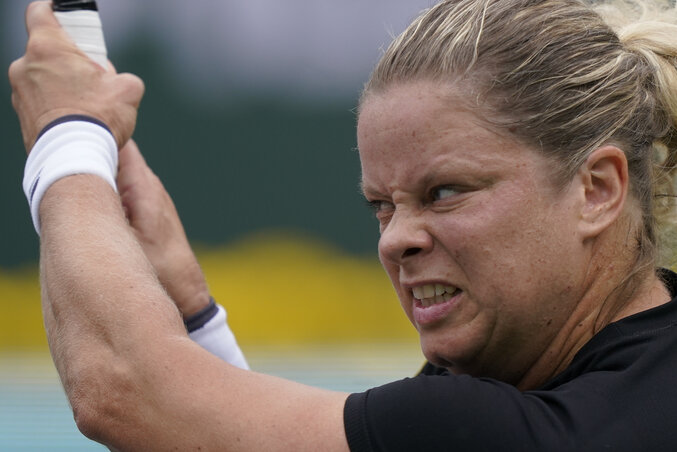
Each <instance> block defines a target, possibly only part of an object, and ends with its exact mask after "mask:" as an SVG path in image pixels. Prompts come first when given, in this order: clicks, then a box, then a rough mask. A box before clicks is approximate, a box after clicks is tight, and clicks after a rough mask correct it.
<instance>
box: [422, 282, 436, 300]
mask: <svg viewBox="0 0 677 452" xmlns="http://www.w3.org/2000/svg"><path fill="white" fill-rule="evenodd" d="M434 296H435V286H433V285H432V284H426V285H425V286H423V298H431V297H434Z"/></svg>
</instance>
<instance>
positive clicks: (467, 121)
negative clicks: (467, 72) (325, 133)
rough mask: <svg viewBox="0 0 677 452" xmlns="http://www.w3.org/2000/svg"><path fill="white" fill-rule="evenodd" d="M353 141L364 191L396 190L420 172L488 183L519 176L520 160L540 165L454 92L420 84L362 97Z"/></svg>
mask: <svg viewBox="0 0 677 452" xmlns="http://www.w3.org/2000/svg"><path fill="white" fill-rule="evenodd" d="M357 140H358V148H359V151H360V161H361V163H362V179H363V180H362V184H363V186H364V187H365V188H370V187H371V186H372V185H385V184H396V183H397V182H398V181H403V180H406V179H407V178H410V177H414V176H415V175H417V174H419V173H420V171H423V170H425V171H426V173H427V174H432V173H435V172H440V171H447V172H448V171H454V172H477V173H478V175H479V173H480V172H481V173H482V177H492V175H493V174H494V173H498V172H500V173H505V172H509V171H511V170H515V171H519V170H520V168H521V167H523V166H524V165H525V160H532V159H537V160H538V159H541V160H544V157H541V155H540V154H538V155H537V153H536V151H535V150H533V149H531V148H529V147H527V146H526V145H525V144H523V143H522V142H520V141H518V140H517V138H514V137H512V136H509V135H508V134H507V133H502V132H499V131H497V130H496V129H494V128H493V127H491V126H490V124H489V123H488V122H487V121H485V120H484V119H483V118H482V113H481V110H480V109H479V108H476V107H475V108H473V107H472V106H471V102H469V101H468V99H466V98H464V96H463V94H462V93H461V92H460V89H459V88H457V87H455V86H450V85H442V84H439V83H433V82H425V81H423V82H415V83H407V84H401V85H396V86H393V87H391V88H388V89H387V90H386V91H384V92H382V93H377V94H370V95H369V96H367V98H366V99H365V100H364V102H363V104H362V108H361V110H360V117H359V121H358V128H357ZM531 163H534V162H531ZM543 163H544V162H543ZM433 175H434V174H433ZM431 177H432V176H431ZM376 188H377V187H374V189H376ZM378 189H379V190H390V187H385V186H383V187H378Z"/></svg>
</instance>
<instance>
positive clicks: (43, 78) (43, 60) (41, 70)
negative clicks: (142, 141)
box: [9, 1, 144, 152]
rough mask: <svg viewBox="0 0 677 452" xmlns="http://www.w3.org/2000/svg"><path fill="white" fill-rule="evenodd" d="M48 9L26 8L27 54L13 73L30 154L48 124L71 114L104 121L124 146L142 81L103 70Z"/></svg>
mask: <svg viewBox="0 0 677 452" xmlns="http://www.w3.org/2000/svg"><path fill="white" fill-rule="evenodd" d="M50 5H51V3H50V2H44V1H43V2H34V3H31V4H30V5H29V6H28V9H27V10H26V29H27V30H28V44H27V45H26V54H25V55H24V56H23V57H21V58H19V59H18V60H16V61H14V62H13V63H12V65H11V66H10V68H9V80H10V84H11V85H12V104H13V105H14V109H15V110H16V112H17V115H18V116H19V122H20V123H21V132H22V134H23V140H24V145H25V146H26V151H27V152H30V150H31V148H32V147H33V144H34V143H35V140H36V139H37V135H38V133H40V131H41V130H42V129H43V128H44V127H45V126H46V125H47V124H49V123H50V122H51V121H53V120H54V119H57V118H59V117H61V116H65V115H70V114H82V115H88V116H93V117H95V118H97V119H99V120H101V121H103V122H104V123H105V124H106V125H107V126H108V127H109V128H110V130H111V132H113V136H114V137H115V140H116V141H117V144H118V147H121V146H122V145H124V144H125V143H126V142H127V141H128V140H129V138H130V137H131V135H132V132H133V131H134V127H135V125H136V115H137V109H138V106H139V103H140V102H141V97H142V96H143V91H144V86H143V82H142V81H141V79H139V78H138V77H136V76H134V75H131V74H116V73H115V70H114V69H113V68H112V66H110V68H109V70H108V71H105V70H103V69H102V68H101V67H100V66H99V65H98V64H97V63H95V62H94V61H92V60H91V59H89V58H88V57H87V56H86V55H85V54H84V53H82V52H81V51H80V50H79V49H78V48H77V47H76V46H75V44H74V43H73V42H72V41H71V40H70V38H69V37H68V35H67V34H66V33H65V32H64V31H63V29H62V28H61V26H60V25H59V23H58V21H57V20H56V18H55V17H54V14H53V13H52V9H51V6H50Z"/></svg>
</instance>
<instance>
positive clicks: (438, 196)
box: [430, 185, 460, 201]
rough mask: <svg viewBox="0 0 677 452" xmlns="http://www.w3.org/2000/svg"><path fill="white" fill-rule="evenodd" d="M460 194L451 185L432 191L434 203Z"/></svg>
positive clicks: (431, 195)
mask: <svg viewBox="0 0 677 452" xmlns="http://www.w3.org/2000/svg"><path fill="white" fill-rule="evenodd" d="M459 193H460V191H459V190H458V189H457V188H455V187H453V186H451V185H441V186H439V187H435V188H433V189H432V190H431V191H430V197H431V198H432V199H433V201H441V200H443V199H445V198H449V197H451V196H454V195H457V194H459Z"/></svg>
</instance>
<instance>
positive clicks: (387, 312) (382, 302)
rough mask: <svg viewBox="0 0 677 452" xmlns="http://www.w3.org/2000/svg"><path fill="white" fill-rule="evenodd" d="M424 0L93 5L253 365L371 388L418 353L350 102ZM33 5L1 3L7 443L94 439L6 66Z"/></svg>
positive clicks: (3, 426)
mask: <svg viewBox="0 0 677 452" xmlns="http://www.w3.org/2000/svg"><path fill="white" fill-rule="evenodd" d="M431 1H432V0H340V1H338V0H285V1H279V0H246V1H236V0H191V1H190V2H185V1H184V2H182V1H178V0H146V1H143V2H139V1H134V0H99V2H98V3H99V9H100V12H101V17H102V22H103V26H104V33H105V36H106V42H107V45H108V50H109V57H110V59H111V60H112V61H113V63H114V64H115V65H116V67H117V69H118V70H119V71H129V72H133V73H135V74H137V75H139V76H140V77H142V78H143V79H144V81H145V83H146V95H145V97H144V100H143V104H142V106H141V110H140V115H139V121H138V126H137V129H136V133H135V139H136V140H137V142H138V143H139V146H140V147H141V150H142V152H143V153H144V155H145V157H146V159H147V160H148V162H149V164H150V166H151V167H152V168H153V169H154V170H155V172H156V173H157V174H158V175H159V176H160V178H161V179H162V180H163V181H164V183H165V185H166V187H167V189H168V191H169V192H170V194H171V195H172V196H173V198H174V201H175V203H176V205H177V208H178V210H179V213H180V215H181V217H182V219H183V222H184V225H185V227H186V231H187V233H188V236H189V239H190V240H191V242H192V243H193V245H194V247H195V249H196V250H197V254H198V256H199V259H200V262H201V264H202V266H203V268H204V271H205V273H206V275H207V279H208V283H209V285H210V289H211V291H212V293H213V295H214V296H215V298H216V299H217V300H219V301H220V302H222V303H223V304H224V305H225V306H226V307H227V309H228V313H229V323H230V324H231V327H232V328H233V330H234V331H235V333H236V335H237V336H238V338H239V341H240V343H241V345H242V348H243V349H244V351H245V353H246V354H247V355H248V357H249V359H250V361H251V364H252V366H253V367H254V368H256V369H257V370H262V371H264V372H270V373H275V374H278V375H282V376H284V377H288V378H292V379H295V380H298V381H303V382H306V383H310V384H316V385H320V386H324V387H329V388H332V389H339V390H346V391H361V390H364V389H366V388H368V387H370V386H373V385H376V384H381V383H385V382H386V381H389V380H392V379H394V378H401V377H406V376H409V375H412V374H414V373H415V372H416V371H417V370H418V368H419V366H420V365H421V363H422V360H423V358H422V356H421V354H420V351H419V349H418V344H417V340H416V334H415V331H414V330H413V328H412V327H411V326H410V325H409V323H408V321H407V320H406V319H405V317H404V315H403V314H402V313H401V310H400V307H399V304H398V302H397V299H396V297H395V294H394V291H393V290H392V288H391V286H390V283H389V281H388V279H387V277H386V276H385V273H384V272H383V271H382V269H381V267H380V265H379V263H378V259H377V256H376V243H377V239H378V226H377V223H376V221H375V220H374V219H373V218H372V215H371V212H369V210H368V209H367V208H366V207H365V204H364V202H363V201H362V198H361V196H360V194H359V190H358V182H359V159H358V155H357V152H356V150H355V146H356V143H355V120H356V117H355V110H354V109H355V107H356V105H357V100H358V97H359V93H360V90H361V88H362V84H363V83H364V82H365V81H366V80H367V78H368V76H369V73H370V70H371V68H372V66H373V65H374V64H375V62H376V61H377V59H378V58H379V56H380V54H381V52H382V49H383V48H384V47H385V46H387V44H388V43H389V42H390V40H391V37H392V36H394V35H396V34H398V33H399V32H400V31H402V30H403V29H404V27H405V26H406V25H407V24H408V23H409V22H410V21H411V20H412V19H413V18H414V17H415V16H416V15H417V14H418V13H419V12H420V11H421V10H422V9H424V8H426V7H428V6H430V2H431ZM27 4H28V1H26V0H11V1H4V2H2V3H1V4H0V59H1V60H2V63H3V67H4V68H5V69H4V70H3V71H2V72H0V77H2V78H3V81H2V85H1V86H2V88H0V124H1V126H0V127H2V129H1V130H2V150H3V157H2V163H0V212H1V213H0V215H1V217H0V450H3V451H4V450H45V449H49V450H98V449H100V447H99V446H97V445H95V444H93V443H91V442H89V441H88V440H86V439H84V438H83V437H81V436H80V435H79V433H77V431H76V430H75V427H74V425H73V423H72V419H71V417H70V416H71V415H70V411H69V409H68V406H67V402H66V400H65V398H64V397H63V394H62V392H61V388H60V386H59V383H58V377H57V376H56V374H55V372H54V370H53V368H52V365H51V362H50V360H49V356H48V350H47V345H46V340H45V336H44V333H43V330H42V319H41V315H40V306H39V303H40V301H39V285H38V276H37V257H38V239H37V236H36V234H35V232H34V230H33V227H32V224H31V222H30V218H29V213H28V208H27V205H26V201H25V198H24V195H23V192H22V191H21V178H22V171H23V164H24V161H25V153H24V151H23V145H22V142H21V134H20V130H19V125H18V121H17V119H16V116H15V114H14V112H13V110H12V108H11V100H10V88H9V84H8V82H7V76H6V69H7V67H8V66H9V64H10V62H11V61H12V60H14V59H16V58H18V57H19V56H21V54H22V53H23V48H24V46H25V42H26V33H25V30H24V24H23V15H24V10H25V7H26V5H27ZM104 239H105V238H104Z"/></svg>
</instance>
